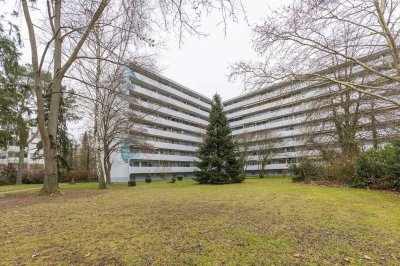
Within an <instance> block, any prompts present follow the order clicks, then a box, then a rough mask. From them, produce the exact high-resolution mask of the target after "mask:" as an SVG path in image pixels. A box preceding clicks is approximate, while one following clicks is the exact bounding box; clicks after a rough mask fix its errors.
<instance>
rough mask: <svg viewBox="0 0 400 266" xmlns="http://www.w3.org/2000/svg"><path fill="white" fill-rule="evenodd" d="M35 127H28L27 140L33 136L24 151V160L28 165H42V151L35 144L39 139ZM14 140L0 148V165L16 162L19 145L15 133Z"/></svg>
mask: <svg viewBox="0 0 400 266" xmlns="http://www.w3.org/2000/svg"><path fill="white" fill-rule="evenodd" d="M37 130H38V129H37V127H29V136H28V140H29V139H31V138H32V137H33V140H32V141H31V142H30V143H29V144H28V147H27V148H26V151H25V158H24V162H25V163H26V165H27V166H28V168H29V167H31V166H37V165H39V166H44V159H43V151H42V150H40V151H38V150H37V144H38V143H39V141H40V134H38V133H37ZM13 138H14V140H13V141H11V142H9V145H8V147H7V149H3V150H0V166H1V167H4V166H5V165H9V164H18V160H19V159H18V157H19V150H20V149H19V146H18V142H17V140H16V136H15V134H13Z"/></svg>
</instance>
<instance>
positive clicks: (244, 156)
mask: <svg viewBox="0 0 400 266" xmlns="http://www.w3.org/2000/svg"><path fill="white" fill-rule="evenodd" d="M254 136H255V134H254V133H253V132H247V131H246V132H243V133H242V134H238V135H235V136H234V137H233V138H234V140H235V141H236V142H237V145H238V149H239V153H238V154H239V160H240V161H241V162H242V166H243V167H242V176H246V169H247V164H248V162H249V159H250V153H249V150H250V147H251V145H252V143H253V141H254Z"/></svg>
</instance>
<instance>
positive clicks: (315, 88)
mask: <svg viewBox="0 0 400 266" xmlns="http://www.w3.org/2000/svg"><path fill="white" fill-rule="evenodd" d="M382 56H383V57H384V56H385V55H384V54H383V55H382V54H378V55H377V56H376V58H372V59H371V60H377V61H379V60H384V58H382ZM343 69H344V68H343ZM343 69H342V70H339V71H343ZM323 71H324V72H325V73H328V74H329V73H332V74H334V71H338V69H337V68H332V69H326V70H323ZM352 72H353V73H356V74H354V75H353V76H352V77H351V78H353V79H357V78H360V77H361V78H363V80H365V81H364V82H374V81H376V77H372V76H368V75H365V74H363V73H362V71H361V70H359V69H357V67H354V68H353V69H352ZM357 73H358V74H357ZM365 84H366V83H365ZM387 86H388V88H389V87H393V86H398V84H387ZM340 89H342V88H338V87H337V85H335V84H331V83H329V82H321V81H304V82H284V83H279V84H276V85H273V86H270V87H267V88H265V89H262V90H257V91H255V92H251V93H247V94H244V95H242V96H238V97H235V98H232V99H229V100H226V101H224V102H223V105H224V111H225V113H226V115H227V118H228V120H229V122H230V125H231V128H232V134H233V136H234V138H241V137H242V136H244V135H246V134H247V135H248V134H253V137H254V136H255V138H254V141H253V142H254V143H253V144H251V145H250V146H249V149H248V151H247V153H248V159H247V161H248V163H247V167H246V170H247V174H248V175H257V174H258V170H259V168H260V164H259V158H258V157H257V155H256V152H255V150H257V149H263V147H262V146H260V145H259V140H260V137H261V138H267V139H269V140H273V143H274V145H273V146H272V147H268V148H269V149H272V150H273V153H272V157H271V158H270V159H269V160H268V162H267V165H266V174H270V175H277V174H286V172H287V170H288V167H289V164H290V163H294V162H296V161H297V160H298V158H299V157H303V156H314V157H318V156H319V151H318V150H317V149H316V147H315V145H314V146H313V145H310V144H309V143H307V141H308V138H309V135H310V132H321V133H322V134H320V135H321V136H322V137H321V138H320V139H321V140H322V143H326V145H330V144H329V143H330V142H331V141H332V139H333V138H334V133H335V127H334V124H333V123H332V121H331V120H332V119H331V118H330V116H329V115H330V114H331V111H330V109H329V107H331V105H338V104H340V103H338V102H332V103H328V102H324V101H325V100H326V99H327V97H328V96H329V95H332V93H338V90H340ZM128 90H129V94H130V95H131V97H135V98H136V99H137V101H138V105H139V106H141V108H140V110H135V112H140V113H142V114H146V115H145V117H144V119H143V121H141V123H140V127H141V128H142V129H143V132H144V133H143V138H144V140H145V141H146V143H147V144H148V146H146V147H135V146H131V147H124V148H123V149H122V150H121V154H116V155H115V156H114V161H115V162H116V163H115V164H114V166H113V170H112V179H113V181H116V182H118V181H127V180H128V177H129V176H130V175H131V176H132V177H135V178H139V179H141V178H144V177H145V176H146V175H151V176H152V177H153V178H154V177H155V178H163V177H169V176H179V175H181V176H183V177H191V176H192V173H193V171H194V169H195V167H194V164H193V162H195V161H196V159H197V158H196V150H197V147H198V146H199V144H200V143H201V142H202V137H203V136H204V134H205V127H206V126H207V124H208V115H209V111H210V108H211V106H210V104H211V99H210V98H208V97H206V96H203V95H201V94H199V93H197V92H195V91H193V90H190V89H188V88H186V87H185V86H182V85H180V84H178V83H176V82H174V81H171V80H169V79H167V78H165V77H163V76H161V75H157V74H154V73H151V72H149V71H146V70H143V69H140V68H136V69H132V71H131V72H130V75H129V83H128ZM350 99H351V102H352V104H353V102H354V101H356V100H357V94H355V93H354V92H352V93H351V95H350ZM359 102H360V105H359V107H357V108H359V110H360V111H359V113H360V115H359V116H360V118H359V119H360V122H359V124H360V125H361V126H360V127H359V128H357V139H358V140H360V141H362V145H364V146H370V145H372V135H373V134H372V131H371V123H372V120H371V119H372V118H371V112H370V110H371V107H370V106H369V105H370V101H368V98H365V97H363V98H362V99H361V98H360V99H359ZM374 106H375V107H374V108H375V109H374V110H375V112H374V121H375V122H376V123H377V127H375V128H376V134H377V135H378V137H379V139H380V140H382V141H384V140H385V138H386V137H388V136H392V135H394V134H396V131H394V130H393V129H391V128H390V127H388V123H387V122H388V121H389V122H390V121H391V120H393V119H397V120H398V118H399V113H398V111H396V110H394V109H393V108H392V107H390V106H389V105H388V104H387V103H385V102H379V101H375V102H374ZM382 110H383V111H382ZM351 112H352V111H351ZM316 114H318V116H316Z"/></svg>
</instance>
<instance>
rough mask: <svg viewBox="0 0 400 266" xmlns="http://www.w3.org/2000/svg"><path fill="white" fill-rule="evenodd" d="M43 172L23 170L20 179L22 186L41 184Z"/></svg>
mask: <svg viewBox="0 0 400 266" xmlns="http://www.w3.org/2000/svg"><path fill="white" fill-rule="evenodd" d="M43 182H44V170H25V171H24V173H23V177H22V183H24V184H43Z"/></svg>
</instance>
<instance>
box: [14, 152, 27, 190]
mask: <svg viewBox="0 0 400 266" xmlns="http://www.w3.org/2000/svg"><path fill="white" fill-rule="evenodd" d="M24 159H25V147H23V145H19V156H18V171H17V179H16V180H15V184H17V185H21V184H22V175H23V172H24Z"/></svg>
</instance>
